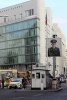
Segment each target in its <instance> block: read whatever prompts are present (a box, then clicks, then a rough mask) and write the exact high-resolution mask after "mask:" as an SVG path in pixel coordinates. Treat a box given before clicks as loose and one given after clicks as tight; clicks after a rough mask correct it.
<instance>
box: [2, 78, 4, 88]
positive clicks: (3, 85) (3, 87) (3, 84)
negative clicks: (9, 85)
mask: <svg viewBox="0 0 67 100" xmlns="http://www.w3.org/2000/svg"><path fill="white" fill-rule="evenodd" d="M2 89H4V78H2Z"/></svg>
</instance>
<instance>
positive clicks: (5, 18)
mask: <svg viewBox="0 0 67 100" xmlns="http://www.w3.org/2000/svg"><path fill="white" fill-rule="evenodd" d="M0 17H4V22H6V17H8V15H5V16H0Z"/></svg>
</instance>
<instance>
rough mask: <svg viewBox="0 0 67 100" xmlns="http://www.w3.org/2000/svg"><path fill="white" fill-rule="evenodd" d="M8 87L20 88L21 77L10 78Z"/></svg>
mask: <svg viewBox="0 0 67 100" xmlns="http://www.w3.org/2000/svg"><path fill="white" fill-rule="evenodd" d="M8 88H9V89H11V88H15V89H17V88H22V78H12V79H11V82H10V84H9V86H8Z"/></svg>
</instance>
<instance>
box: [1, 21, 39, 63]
mask: <svg viewBox="0 0 67 100" xmlns="http://www.w3.org/2000/svg"><path fill="white" fill-rule="evenodd" d="M39 30H40V29H39V20H38V19H32V20H27V21H23V22H18V23H13V24H9V25H6V26H2V27H0V64H1V63H3V64H4V63H6V64H12V63H25V62H36V61H37V57H38V54H39V39H40V37H39V32H40V31H39Z"/></svg>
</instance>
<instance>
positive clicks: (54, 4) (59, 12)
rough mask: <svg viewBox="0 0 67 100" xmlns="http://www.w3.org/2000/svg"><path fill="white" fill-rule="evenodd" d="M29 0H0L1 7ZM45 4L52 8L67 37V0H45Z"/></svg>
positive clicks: (53, 16) (54, 19) (54, 17)
mask: <svg viewBox="0 0 67 100" xmlns="http://www.w3.org/2000/svg"><path fill="white" fill-rule="evenodd" d="M25 1H29V0H0V8H4V7H8V6H12V5H15V4H18V3H22V2H25ZM45 6H46V7H50V8H51V10H52V18H53V21H54V22H57V23H58V25H59V27H60V28H61V30H62V31H63V33H64V35H65V36H66V37H67V0H45Z"/></svg>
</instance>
